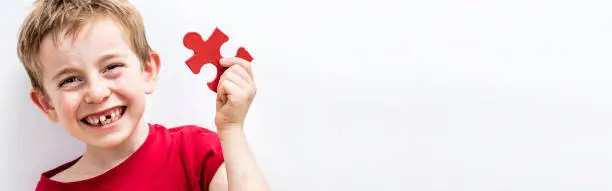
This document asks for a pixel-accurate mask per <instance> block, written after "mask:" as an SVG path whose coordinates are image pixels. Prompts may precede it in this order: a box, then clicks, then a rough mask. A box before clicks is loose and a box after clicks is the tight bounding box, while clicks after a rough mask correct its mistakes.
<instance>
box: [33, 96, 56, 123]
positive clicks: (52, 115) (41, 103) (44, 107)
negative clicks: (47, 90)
mask: <svg viewBox="0 0 612 191" xmlns="http://www.w3.org/2000/svg"><path fill="white" fill-rule="evenodd" d="M30 98H31V99H32V101H33V102H34V104H35V105H36V106H38V108H39V109H40V110H41V111H42V112H43V113H45V115H46V116H47V118H49V120H50V121H52V122H53V123H57V122H59V118H58V117H57V112H56V111H55V108H54V107H53V105H51V102H50V101H49V99H48V98H47V96H45V95H44V93H42V92H41V91H40V90H36V89H32V90H31V91H30Z"/></svg>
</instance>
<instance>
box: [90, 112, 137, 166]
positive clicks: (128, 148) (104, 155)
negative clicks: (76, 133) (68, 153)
mask: <svg viewBox="0 0 612 191" xmlns="http://www.w3.org/2000/svg"><path fill="white" fill-rule="evenodd" d="M148 135H149V127H148V125H146V124H145V123H143V122H140V123H138V125H137V126H136V128H135V129H134V132H132V134H131V135H130V136H129V137H128V138H127V139H126V140H125V141H123V143H121V144H119V145H117V146H115V147H112V148H102V147H96V146H92V145H87V147H86V150H85V153H84V154H83V157H82V158H81V161H82V162H85V163H88V164H89V165H91V166H95V167H97V168H98V169H110V168H113V167H115V166H117V165H118V164H119V163H121V162H123V161H124V160H125V159H127V158H128V157H129V156H131V155H132V154H133V153H134V152H135V151H136V150H138V148H139V147H140V146H141V145H142V144H143V143H144V142H145V140H146V139H147V136H148Z"/></svg>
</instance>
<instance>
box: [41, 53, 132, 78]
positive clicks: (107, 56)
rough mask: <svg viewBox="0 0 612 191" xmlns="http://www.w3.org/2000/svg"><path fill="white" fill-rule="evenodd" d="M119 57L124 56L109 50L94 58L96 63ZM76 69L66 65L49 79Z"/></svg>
mask: <svg viewBox="0 0 612 191" xmlns="http://www.w3.org/2000/svg"><path fill="white" fill-rule="evenodd" d="M120 57H125V55H122V54H118V53H116V52H110V53H106V54H104V55H102V56H101V57H100V58H98V59H96V64H99V63H102V62H104V61H106V60H110V59H113V58H120ZM76 71H77V69H75V68H72V67H66V68H63V69H61V70H60V72H58V73H57V74H55V76H53V78H51V80H53V81H56V80H57V78H59V77H61V76H63V75H64V74H67V73H71V72H76Z"/></svg>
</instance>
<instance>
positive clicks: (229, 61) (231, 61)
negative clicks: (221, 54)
mask: <svg viewBox="0 0 612 191" xmlns="http://www.w3.org/2000/svg"><path fill="white" fill-rule="evenodd" d="M219 64H221V66H223V67H231V66H233V65H240V66H242V67H243V68H244V69H245V70H246V71H247V72H248V73H249V75H250V76H251V77H253V70H252V67H251V63H250V62H249V61H246V60H244V59H242V58H238V57H229V58H222V59H221V60H219Z"/></svg>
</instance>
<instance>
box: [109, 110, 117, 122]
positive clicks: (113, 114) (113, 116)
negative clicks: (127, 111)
mask: <svg viewBox="0 0 612 191" xmlns="http://www.w3.org/2000/svg"><path fill="white" fill-rule="evenodd" d="M115 117H117V115H116V114H115V112H112V113H111V117H110V118H111V119H112V120H115Z"/></svg>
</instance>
